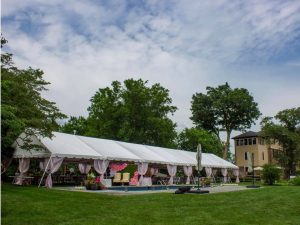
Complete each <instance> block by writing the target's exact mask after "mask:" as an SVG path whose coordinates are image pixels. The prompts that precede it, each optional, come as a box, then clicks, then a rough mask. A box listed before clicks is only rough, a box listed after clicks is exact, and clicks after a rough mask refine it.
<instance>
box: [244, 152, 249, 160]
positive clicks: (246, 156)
mask: <svg viewBox="0 0 300 225" xmlns="http://www.w3.org/2000/svg"><path fill="white" fill-rule="evenodd" d="M245 160H248V154H247V152H245Z"/></svg>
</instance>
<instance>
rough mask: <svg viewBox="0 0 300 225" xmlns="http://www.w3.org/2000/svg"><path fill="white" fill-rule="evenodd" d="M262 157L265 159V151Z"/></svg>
mask: <svg viewBox="0 0 300 225" xmlns="http://www.w3.org/2000/svg"><path fill="white" fill-rule="evenodd" d="M262 159H263V160H265V153H264V152H263V153H262Z"/></svg>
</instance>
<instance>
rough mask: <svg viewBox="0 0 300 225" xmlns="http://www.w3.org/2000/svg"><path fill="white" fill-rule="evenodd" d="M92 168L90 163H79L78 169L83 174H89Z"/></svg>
mask: <svg viewBox="0 0 300 225" xmlns="http://www.w3.org/2000/svg"><path fill="white" fill-rule="evenodd" d="M91 168H92V165H91V164H88V163H79V164H78V169H79V172H80V173H81V174H88V173H89V172H90V170H91Z"/></svg>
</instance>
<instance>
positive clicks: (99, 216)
mask: <svg viewBox="0 0 300 225" xmlns="http://www.w3.org/2000/svg"><path fill="white" fill-rule="evenodd" d="M1 196H2V199H1V203H2V207H1V213H2V218H1V222H2V224H3V225H5V224H10V225H18V224H20V225H21V224H22V225H27V224H28V225H34V224H39V225H40V224H44V225H47V224H64V225H67V224H72V225H76V224H81V225H83V224H89V225H93V224H103V225H109V224H115V225H118V224H127V225H134V224H137V225H141V224H164V225H167V224H175V225H176V224H188V225H191V224H218V225H219V224H239V225H241V224H272V225H276V224H278V225H283V224H293V225H297V224H299V225H300V187H294V186H275V187H265V188H261V189H257V190H246V191H240V192H231V193H218V194H208V195H191V194H185V195H175V194H172V193H160V194H146V195H130V196H112V195H106V194H95V193H83V192H68V191H59V190H48V189H44V188H41V189H37V188H36V187H16V186H12V185H9V184H3V185H2V191H1Z"/></svg>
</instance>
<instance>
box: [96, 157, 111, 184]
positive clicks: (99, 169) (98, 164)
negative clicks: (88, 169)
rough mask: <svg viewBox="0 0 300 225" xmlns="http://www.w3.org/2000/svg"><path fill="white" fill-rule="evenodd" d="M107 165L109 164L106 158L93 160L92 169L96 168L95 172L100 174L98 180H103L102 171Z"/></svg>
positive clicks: (103, 171)
mask: <svg viewBox="0 0 300 225" xmlns="http://www.w3.org/2000/svg"><path fill="white" fill-rule="evenodd" d="M108 165H109V161H108V160H101V159H96V160H94V169H95V170H96V172H97V173H99V174H100V181H103V179H104V173H105V172H106V169H107V167H108Z"/></svg>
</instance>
